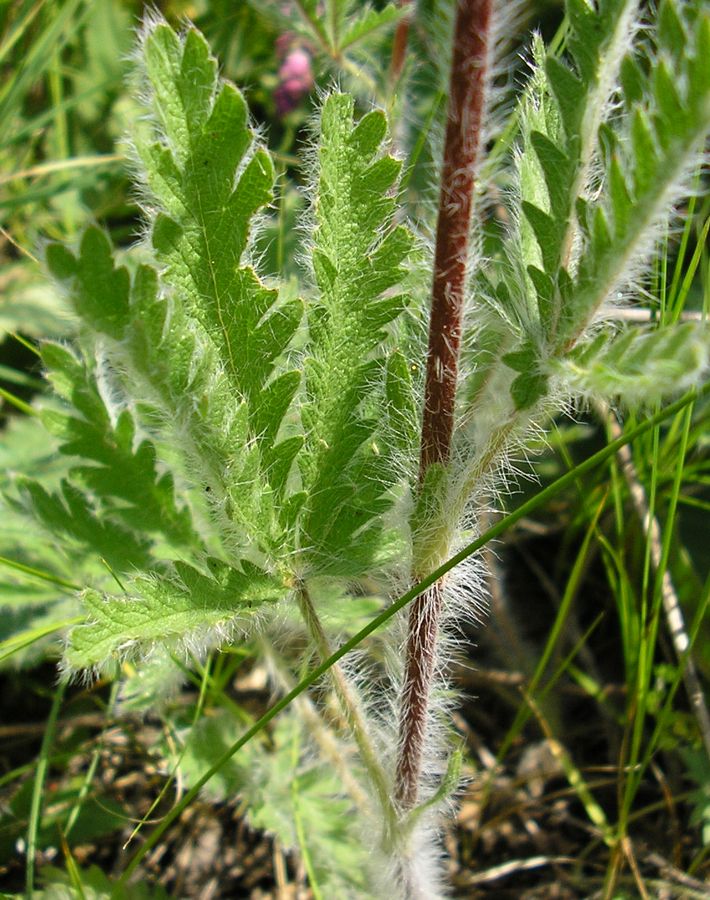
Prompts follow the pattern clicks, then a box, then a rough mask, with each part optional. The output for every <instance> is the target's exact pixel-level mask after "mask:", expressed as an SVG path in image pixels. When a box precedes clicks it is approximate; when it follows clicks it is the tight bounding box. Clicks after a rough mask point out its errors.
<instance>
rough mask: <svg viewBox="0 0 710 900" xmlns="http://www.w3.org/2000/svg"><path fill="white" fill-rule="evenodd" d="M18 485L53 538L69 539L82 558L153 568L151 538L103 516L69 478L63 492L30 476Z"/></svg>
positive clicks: (121, 566)
mask: <svg viewBox="0 0 710 900" xmlns="http://www.w3.org/2000/svg"><path fill="white" fill-rule="evenodd" d="M18 487H19V488H20V491H21V493H22V494H23V497H24V501H25V504H26V508H27V511H28V512H29V513H30V514H32V515H34V517H35V518H36V519H37V521H38V522H40V524H41V525H42V526H43V527H44V528H45V529H46V531H47V533H48V534H49V535H51V537H52V539H53V540H57V539H58V538H62V539H67V540H68V541H69V542H70V545H71V546H72V547H74V548H75V549H74V553H75V554H76V553H77V552H79V553H80V558H81V555H85V556H90V557H93V558H94V559H96V560H97V561H99V560H101V559H104V560H106V562H107V563H108V565H109V566H110V567H111V569H114V570H115V571H117V572H128V571H134V570H135V569H144V568H150V566H151V563H152V560H151V555H150V543H149V541H148V540H147V539H146V538H144V537H142V536H139V535H136V534H135V533H134V532H133V531H130V530H129V529H127V528H125V527H124V526H122V525H120V524H118V523H116V522H112V521H110V520H108V519H106V518H105V517H103V516H100V515H99V512H98V510H97V509H96V508H95V506H94V505H93V504H92V501H91V499H90V497H89V496H88V495H87V494H86V493H84V492H82V491H81V490H79V489H78V488H77V487H76V486H74V485H72V484H71V483H70V482H69V481H67V480H63V481H62V484H61V493H60V492H57V493H50V492H48V491H46V490H45V489H44V488H43V487H42V485H41V484H39V482H37V481H34V480H32V479H29V478H28V479H23V480H21V481H20V482H19V483H18Z"/></svg>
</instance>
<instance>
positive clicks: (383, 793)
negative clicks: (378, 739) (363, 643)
mask: <svg viewBox="0 0 710 900" xmlns="http://www.w3.org/2000/svg"><path fill="white" fill-rule="evenodd" d="M298 606H299V609H300V611H301V615H302V617H303V620H304V622H305V623H306V627H307V628H308V633H309V634H310V636H311V639H312V640H313V643H314V644H315V645H316V649H317V650H318V654H319V656H320V657H321V660H325V659H328V658H329V657H330V656H331V655H332V652H333V651H332V648H331V646H330V642H329V641H328V636H327V635H326V633H325V630H324V629H323V625H322V623H321V621H320V619H319V617H318V613H317V612H316V609H315V607H314V606H313V601H312V600H311V596H310V594H309V593H308V591H307V589H306V587H305V585H301V587H300V589H299V591H298ZM329 672H330V677H331V680H332V683H333V690H334V691H335V695H336V697H337V698H338V703H339V704H340V707H341V709H342V712H343V715H344V717H345V720H346V722H347V724H348V727H349V729H350V731H351V733H352V735H353V737H354V738H355V741H356V743H357V746H358V750H359V751H360V758H361V759H362V761H363V764H364V766H365V769H366V771H367V774H368V777H369V778H370V781H371V782H372V785H373V787H374V789H375V792H376V793H377V797H378V800H379V802H380V805H381V807H382V812H383V814H384V816H385V821H386V823H387V825H388V829H390V828H391V826H392V825H393V823H394V821H395V814H394V808H393V806H392V800H391V797H390V789H389V785H388V783H387V778H386V776H385V773H384V770H383V768H382V766H381V764H380V761H379V759H378V756H377V752H376V750H375V747H374V746H373V744H372V741H371V740H370V737H369V734H368V731H367V727H366V725H365V722H364V721H363V715H362V711H361V709H360V705H359V703H358V701H357V698H356V697H354V696H353V693H352V691H351V689H350V685H349V684H348V682H347V680H346V678H345V675H344V674H343V670H342V669H341V668H340V666H339V665H337V664H336V665H334V666H332V667H331V669H330V670H329Z"/></svg>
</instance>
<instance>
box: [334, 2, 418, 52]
mask: <svg viewBox="0 0 710 900" xmlns="http://www.w3.org/2000/svg"><path fill="white" fill-rule="evenodd" d="M402 15H403V10H402V9H401V8H399V9H398V8H397V6H395V5H394V3H390V4H388V5H387V6H385V8H384V9H373V8H372V7H371V6H368V7H365V9H364V10H363V11H362V12H361V13H360V15H359V16H357V17H353V19H352V23H351V24H350V25H349V26H348V28H347V29H346V31H345V33H344V34H343V35H342V37H341V39H340V49H341V50H346V49H347V48H348V47H351V46H352V45H353V44H356V43H357V42H358V41H361V40H362V39H363V38H366V37H368V36H369V35H371V34H372V33H373V32H375V31H377V30H379V29H380V28H384V27H386V26H387V25H391V24H392V23H393V22H396V21H397V19H399V18H401V17H402Z"/></svg>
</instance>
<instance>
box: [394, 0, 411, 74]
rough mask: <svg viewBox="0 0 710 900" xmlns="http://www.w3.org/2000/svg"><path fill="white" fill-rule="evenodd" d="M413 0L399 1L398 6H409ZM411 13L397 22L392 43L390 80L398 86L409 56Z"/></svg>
mask: <svg viewBox="0 0 710 900" xmlns="http://www.w3.org/2000/svg"><path fill="white" fill-rule="evenodd" d="M410 2H411V0H399V3H398V6H400V7H404V6H408V5H409V3H410ZM410 20H411V13H405V15H403V16H402V18H401V19H400V20H399V22H397V27H396V29H395V32H394V40H393V41H392V62H391V64H390V80H391V82H392V84H393V85H394V84H396V83H397V81H398V80H399V76H400V75H401V74H402V69H403V68H404V60H405V57H406V55H407V41H408V40H409V26H410Z"/></svg>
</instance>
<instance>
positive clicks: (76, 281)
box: [46, 227, 129, 340]
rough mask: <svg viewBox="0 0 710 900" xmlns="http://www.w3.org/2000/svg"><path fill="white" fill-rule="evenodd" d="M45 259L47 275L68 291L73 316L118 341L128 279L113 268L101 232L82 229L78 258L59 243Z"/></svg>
mask: <svg viewBox="0 0 710 900" xmlns="http://www.w3.org/2000/svg"><path fill="white" fill-rule="evenodd" d="M46 260H47V266H48V267H49V270H50V272H51V273H52V274H53V275H54V277H55V278H56V279H57V280H58V281H62V282H65V284H66V285H67V287H68V289H69V290H70V292H71V300H72V303H73V305H74V308H75V310H76V312H77V314H78V315H79V316H81V317H82V318H83V319H84V320H85V321H86V323H87V324H89V325H91V326H92V327H93V328H95V329H96V330H97V331H101V332H103V333H105V334H108V335H110V336H111V337H112V338H115V339H116V340H120V339H121V338H122V337H123V333H124V330H125V327H126V323H127V320H128V291H129V276H128V272H127V270H126V269H125V268H123V267H121V268H115V267H114V264H113V256H112V253H111V245H110V243H109V241H108V238H107V237H106V235H105V234H104V233H103V231H101V230H100V229H99V228H96V227H91V228H88V229H87V230H86V232H85V233H84V237H83V238H82V241H81V247H80V250H79V257H78V258H75V257H74V256H73V255H72V254H71V253H70V252H69V250H67V249H66V248H65V247H63V246H62V245H61V244H49V245H48V246H47V251H46Z"/></svg>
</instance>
